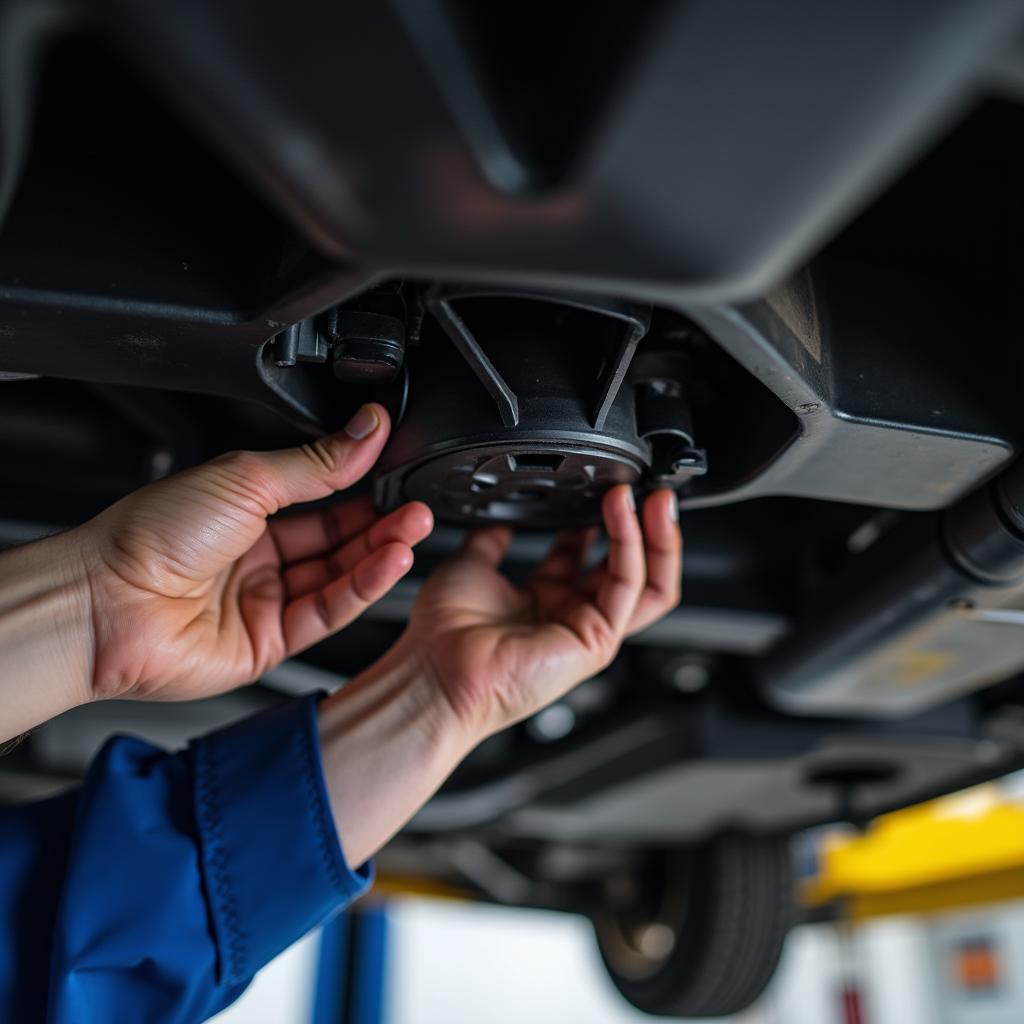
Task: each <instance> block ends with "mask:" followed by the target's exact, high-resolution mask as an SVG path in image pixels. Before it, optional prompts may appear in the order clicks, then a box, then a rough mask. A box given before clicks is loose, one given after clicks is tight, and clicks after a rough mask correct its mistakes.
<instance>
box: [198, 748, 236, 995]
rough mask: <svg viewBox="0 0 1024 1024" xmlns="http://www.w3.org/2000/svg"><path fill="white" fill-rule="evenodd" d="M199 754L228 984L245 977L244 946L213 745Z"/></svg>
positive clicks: (208, 849) (209, 857) (201, 795)
mask: <svg viewBox="0 0 1024 1024" xmlns="http://www.w3.org/2000/svg"><path fill="white" fill-rule="evenodd" d="M200 750H201V752H202V754H203V755H204V756H203V761H205V768H206V770H205V771H203V772H201V773H200V782H199V794H198V796H199V805H200V807H201V809H202V817H203V822H204V824H205V826H206V841H207V847H206V853H207V861H208V863H209V865H210V872H211V875H212V879H211V881H212V883H213V884H212V886H211V889H212V891H214V892H215V893H216V895H217V899H216V904H217V908H218V909H219V910H220V914H219V915H218V917H219V918H220V919H221V920H222V921H223V924H224V928H225V931H226V932H227V947H228V950H227V952H228V964H229V969H228V971H227V975H228V978H229V980H233V981H235V980H239V979H241V978H244V977H245V976H246V972H245V963H246V943H245V936H244V934H243V931H242V926H241V919H240V917H239V914H238V907H237V906H236V903H235V895H234V891H233V889H232V888H231V877H230V872H229V869H228V858H227V854H226V853H225V851H224V827H223V799H222V794H221V789H220V767H219V764H218V762H217V752H216V751H217V748H216V743H215V742H207V743H204V744H202V745H201V747H200Z"/></svg>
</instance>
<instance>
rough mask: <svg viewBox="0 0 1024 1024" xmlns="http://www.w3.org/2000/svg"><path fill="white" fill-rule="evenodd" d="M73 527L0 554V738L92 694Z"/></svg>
mask: <svg viewBox="0 0 1024 1024" xmlns="http://www.w3.org/2000/svg"><path fill="white" fill-rule="evenodd" d="M82 552H83V545H82V540H81V538H80V536H79V531H78V530H73V531H71V532H69V533H63V534H57V535H55V536H53V537H46V538H44V539H43V540H39V541H35V542H33V543H31V544H25V545H22V546H20V547H17V548H11V549H8V550H6V551H3V552H0V693H2V700H3V706H4V716H3V724H2V728H0V733H2V734H3V735H0V739H2V738H9V736H13V735H17V734H18V733H21V732H25V731H26V730H28V729H31V728H33V727H34V726H36V725H39V724H40V723H41V722H44V721H46V720H47V719H49V718H52V717H53V716H54V715H57V714H60V713H61V712H63V711H67V710H70V709H71V708H73V707H76V706H77V705H79V704H83V703H86V702H87V701H89V700H91V698H92V675H93V664H94V660H95V640H94V632H93V620H92V602H91V597H90V590H89V579H88V574H87V572H86V567H85V560H84V557H83V553H82Z"/></svg>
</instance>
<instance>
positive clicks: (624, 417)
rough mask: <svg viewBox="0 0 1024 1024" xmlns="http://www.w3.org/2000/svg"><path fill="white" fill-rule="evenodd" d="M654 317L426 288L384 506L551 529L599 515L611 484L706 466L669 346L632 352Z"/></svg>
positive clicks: (596, 305)
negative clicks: (417, 504) (418, 505)
mask: <svg viewBox="0 0 1024 1024" xmlns="http://www.w3.org/2000/svg"><path fill="white" fill-rule="evenodd" d="M649 317H650V309H649V308H645V307H642V306H638V305H636V304H632V303H627V302H620V301H617V300H610V299H595V298H594V297H590V296H588V297H571V296H565V295H561V294H560V295H557V296H555V295H547V294H541V293H522V292H506V291H493V290H486V291H484V290H477V289H473V288H462V289H453V288H443V289H442V288H435V289H433V290H431V291H430V292H428V293H427V295H426V298H425V315H424V317H423V321H422V327H421V331H420V335H419V339H418V344H414V345H411V346H410V349H409V351H408V354H407V359H406V367H405V371H406V374H407V379H406V380H405V396H406V401H405V406H404V409H403V410H402V411H401V415H400V418H399V423H398V426H397V428H396V429H395V430H394V433H393V435H392V439H391V441H390V443H389V444H388V447H387V449H386V450H385V453H384V456H383V458H382V460H381V462H380V463H379V467H378V471H377V475H376V478H375V488H376V498H377V502H378V505H379V506H380V507H382V508H384V509H388V508H393V507H395V506H397V505H399V504H401V503H402V502H404V501H410V500H420V501H423V502H425V503H426V504H427V505H429V506H430V507H431V509H432V510H433V511H434V513H435V515H436V516H437V517H438V518H439V519H441V520H444V521H447V522H453V523H461V524H465V525H483V524H486V523H507V524H509V525H514V526H517V527H525V528H534V529H555V528H562V527H574V526H583V525H587V524H590V523H594V522H596V521H598V519H599V517H600V502H601V497H602V495H603V494H604V492H605V491H606V490H608V488H610V487H612V486H614V485H615V484H629V485H631V486H640V487H643V486H646V485H647V484H658V485H665V484H667V485H669V486H681V485H682V484H683V483H685V481H686V480H688V479H689V478H690V477H692V476H694V475H696V474H697V473H701V472H703V471H704V468H705V463H704V453H703V452H701V451H699V450H698V449H696V448H695V447H694V442H693V437H692V428H691V426H690V419H689V410H688V407H687V405H686V402H685V399H684V397H683V392H682V382H681V381H679V380H678V379H677V378H678V374H676V375H675V376H672V375H671V372H672V368H671V366H670V365H669V364H668V363H666V358H668V359H670V357H665V356H658V357H654V358H653V359H652V357H651V356H649V355H646V354H645V355H644V356H643V357H641V358H637V350H638V346H639V345H640V343H641V341H642V339H643V338H644V335H645V334H646V332H647V328H648V323H649ZM644 367H647V369H646V370H645V369H644ZM443 396H455V397H453V398H445V397H443Z"/></svg>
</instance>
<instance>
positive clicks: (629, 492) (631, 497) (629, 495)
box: [626, 487, 636, 512]
mask: <svg viewBox="0 0 1024 1024" xmlns="http://www.w3.org/2000/svg"><path fill="white" fill-rule="evenodd" d="M626 501H628V502H629V507H630V508H631V509H632V510H633V511H634V512H635V511H636V495H635V494H634V493H633V488H632V487H627V488H626Z"/></svg>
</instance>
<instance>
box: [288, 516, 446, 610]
mask: <svg viewBox="0 0 1024 1024" xmlns="http://www.w3.org/2000/svg"><path fill="white" fill-rule="evenodd" d="M373 515H374V514H373V513H371V516H373ZM433 528H434V517H433V514H432V513H431V511H430V509H429V508H427V506H426V505H424V504H423V503H422V502H419V501H413V502H410V503H409V504H407V505H403V506H402V507H401V508H398V509H395V511H394V512H391V513H389V514H388V515H386V516H384V517H383V518H381V519H376V520H375V521H373V522H372V523H371V525H370V526H369V528H368V529H363V530H362V531H361V532H360V533H358V534H356V536H354V537H351V534H349V536H350V538H351V539H349V541H348V543H347V544H343V545H342V546H341V547H340V548H337V549H335V550H334V551H329V552H326V553H324V554H323V557H319V558H310V559H307V560H305V561H301V562H297V563H295V564H293V565H290V566H289V567H288V568H287V569H286V570H285V584H286V586H287V590H288V596H289V597H290V598H295V597H301V596H302V595H303V594H306V593H309V591H311V590H316V589H318V588H320V587H323V586H326V585H327V583H329V582H330V581H331V580H332V579H337V578H338V577H339V576H342V575H344V574H345V573H346V572H349V571H350V570H352V569H353V568H354V567H355V566H356V565H358V563H359V562H361V561H362V560H363V559H364V558H366V557H368V556H369V555H370V554H372V553H373V552H374V551H376V550H377V549H379V548H382V547H383V546H384V545H385V544H392V543H399V544H404V545H405V546H406V547H410V548H411V547H413V546H415V545H416V544H418V543H419V542H420V541H421V540H423V539H424V538H425V537H426V536H428V535H429V533H430V531H431V530H432V529H433ZM283 554H284V552H283V551H282V555H283Z"/></svg>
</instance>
